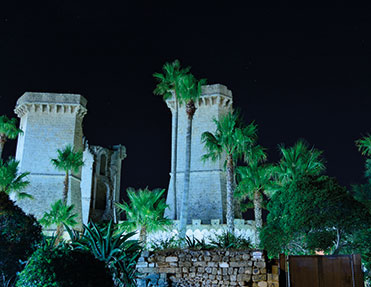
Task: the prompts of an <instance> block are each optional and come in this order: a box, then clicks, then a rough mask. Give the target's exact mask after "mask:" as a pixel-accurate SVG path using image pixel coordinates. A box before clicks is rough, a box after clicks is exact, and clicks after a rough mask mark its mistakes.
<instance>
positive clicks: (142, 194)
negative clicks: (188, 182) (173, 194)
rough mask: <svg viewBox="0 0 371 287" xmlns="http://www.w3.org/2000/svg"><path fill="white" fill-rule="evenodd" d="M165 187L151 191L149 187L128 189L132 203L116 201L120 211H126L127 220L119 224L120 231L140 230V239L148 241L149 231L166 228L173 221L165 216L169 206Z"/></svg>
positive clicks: (144, 241)
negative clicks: (164, 197) (165, 197)
mask: <svg viewBox="0 0 371 287" xmlns="http://www.w3.org/2000/svg"><path fill="white" fill-rule="evenodd" d="M164 192H165V189H162V190H160V189H157V190H153V191H150V190H148V188H146V189H143V190H142V189H139V190H138V191H136V190H135V189H133V188H129V189H128V190H127V193H128V196H129V200H130V203H129V204H128V203H126V202H124V203H122V204H121V203H116V206H117V207H118V208H119V211H121V212H122V211H124V212H125V214H126V221H123V222H121V223H119V224H118V232H123V231H135V230H138V229H139V230H140V232H139V238H140V241H142V242H143V244H145V243H146V242H147V233H148V232H153V231H157V230H166V229H167V227H169V226H170V225H171V221H170V220H169V219H167V218H164V216H163V215H164V211H165V208H166V207H167V205H166V203H165V200H164V199H163V198H162V196H163V194H164Z"/></svg>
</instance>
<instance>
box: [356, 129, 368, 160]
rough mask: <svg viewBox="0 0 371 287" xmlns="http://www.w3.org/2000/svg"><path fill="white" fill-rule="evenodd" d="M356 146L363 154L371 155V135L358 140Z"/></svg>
mask: <svg viewBox="0 0 371 287" xmlns="http://www.w3.org/2000/svg"><path fill="white" fill-rule="evenodd" d="M356 146H357V147H358V150H359V151H360V152H361V154H362V155H365V156H371V135H369V134H368V135H367V136H365V137H363V138H360V139H359V140H356Z"/></svg>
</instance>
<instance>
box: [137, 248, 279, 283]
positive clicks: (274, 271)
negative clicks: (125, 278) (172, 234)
mask: <svg viewBox="0 0 371 287" xmlns="http://www.w3.org/2000/svg"><path fill="white" fill-rule="evenodd" d="M137 271H138V272H139V273H140V278H139V279H138V287H144V286H195V287H196V286H252V287H277V286H279V285H278V266H277V265H273V266H272V265H270V264H269V263H268V260H267V258H266V256H265V253H264V252H262V251H258V250H243V251H242V250H238V251H231V250H187V249H186V250H172V251H157V252H148V251H144V252H143V253H142V256H141V257H140V258H139V261H138V264H137Z"/></svg>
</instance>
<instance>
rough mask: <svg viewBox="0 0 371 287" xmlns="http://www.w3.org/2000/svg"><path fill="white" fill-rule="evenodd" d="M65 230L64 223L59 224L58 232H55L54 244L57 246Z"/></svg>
mask: <svg viewBox="0 0 371 287" xmlns="http://www.w3.org/2000/svg"><path fill="white" fill-rule="evenodd" d="M63 231H64V228H63V224H59V225H58V226H57V232H56V234H55V242H54V246H57V245H58V244H59V242H61V241H62V236H63Z"/></svg>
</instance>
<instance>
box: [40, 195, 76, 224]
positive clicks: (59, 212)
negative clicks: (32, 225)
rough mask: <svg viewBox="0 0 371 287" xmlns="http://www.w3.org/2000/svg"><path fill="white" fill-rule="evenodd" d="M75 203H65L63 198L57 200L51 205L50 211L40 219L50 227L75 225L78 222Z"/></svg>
mask: <svg viewBox="0 0 371 287" xmlns="http://www.w3.org/2000/svg"><path fill="white" fill-rule="evenodd" d="M73 208H74V206H73V205H70V206H68V205H65V204H63V202H62V200H57V201H56V202H54V203H53V204H52V205H51V210H50V212H45V213H44V216H43V218H41V219H40V223H41V224H42V225H43V226H45V227H49V226H51V225H53V224H54V225H61V224H64V225H67V226H71V227H73V226H75V225H76V224H77V222H76V220H75V218H76V217H77V214H76V213H73Z"/></svg>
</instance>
